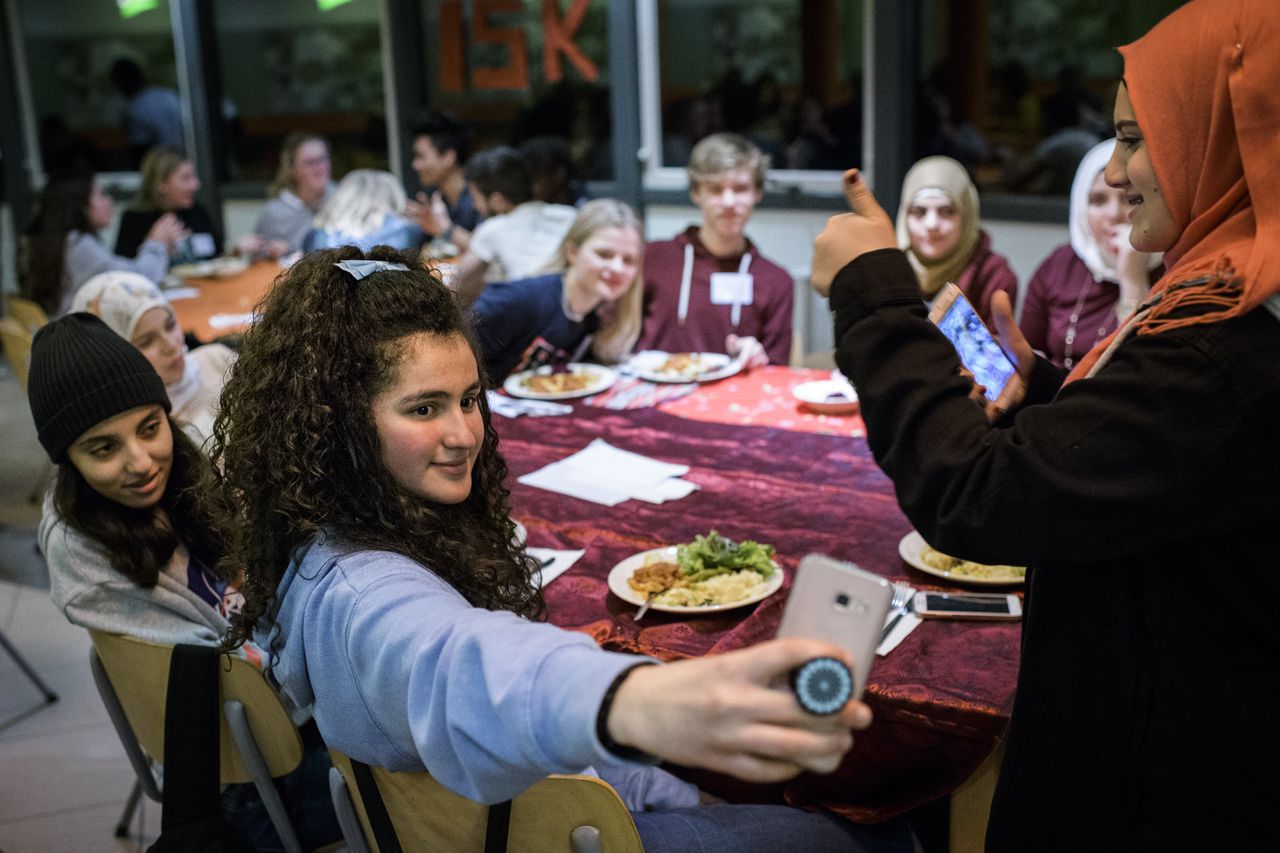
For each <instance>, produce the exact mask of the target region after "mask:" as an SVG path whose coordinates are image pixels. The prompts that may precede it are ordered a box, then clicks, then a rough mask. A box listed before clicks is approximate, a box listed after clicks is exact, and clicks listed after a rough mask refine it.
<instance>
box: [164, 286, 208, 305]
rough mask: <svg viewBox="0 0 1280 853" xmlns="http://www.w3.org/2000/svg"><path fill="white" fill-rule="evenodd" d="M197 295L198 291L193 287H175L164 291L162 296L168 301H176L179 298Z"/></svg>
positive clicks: (190, 297)
mask: <svg viewBox="0 0 1280 853" xmlns="http://www.w3.org/2000/svg"><path fill="white" fill-rule="evenodd" d="M199 295H200V291H198V290H196V289H195V288H194V287H175V288H173V289H172V290H166V291H165V292H164V298H165V299H168V300H169V301H170V302H177V301H178V300H179V299H195V298H196V297H197V296H199Z"/></svg>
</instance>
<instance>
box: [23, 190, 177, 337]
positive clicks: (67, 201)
mask: <svg viewBox="0 0 1280 853" xmlns="http://www.w3.org/2000/svg"><path fill="white" fill-rule="evenodd" d="M112 208H113V203H112V200H111V196H109V195H107V193H106V191H105V190H103V188H102V184H101V182H99V180H98V179H97V177H96V176H94V175H92V174H82V175H78V176H71V177H65V178H62V179H59V180H52V181H50V182H49V183H48V184H46V185H45V187H44V190H43V192H42V193H41V194H40V208H39V211H38V212H37V214H36V216H35V218H34V219H33V220H32V221H31V224H30V225H29V226H28V227H27V230H26V232H25V234H24V235H23V240H22V244H21V248H20V251H19V262H18V270H19V279H20V280H21V283H22V292H23V295H24V296H26V297H27V298H28V299H30V300H32V301H33V302H35V303H36V304H38V305H39V306H40V307H41V308H43V309H44V310H45V313H47V314H48V315H49V316H51V317H56V316H59V315H61V314H65V313H67V311H69V310H70V308H71V300H72V297H73V296H74V295H75V292H76V288H78V287H79V286H80V285H81V284H83V283H84V282H85V281H87V280H89V279H90V278H92V277H93V276H95V275H97V274H98V273H102V272H107V271H109V270H127V271H130V272H134V273H137V274H139V275H141V276H143V277H144V278H146V279H147V280H149V281H152V282H156V283H159V282H160V281H161V280H162V279H163V278H164V276H165V273H167V272H168V271H169V256H170V254H171V253H173V252H174V251H175V248H176V246H177V243H178V241H179V240H181V239H182V237H183V235H184V233H185V232H184V228H183V226H182V223H181V222H179V221H178V218H177V217H176V216H174V215H173V214H166V215H162V216H159V217H157V218H156V219H155V220H154V221H153V222H152V223H151V225H150V227H149V228H148V229H147V231H146V232H145V233H144V235H143V238H142V239H141V240H140V241H139V242H138V245H137V247H136V248H135V249H134V251H133V252H132V253H130V254H129V255H117V254H112V252H111V251H110V250H109V249H108V248H107V247H106V246H105V245H103V243H102V240H101V239H99V237H98V234H99V233H100V232H101V231H102V230H103V229H105V228H109V227H110V226H111V220H112Z"/></svg>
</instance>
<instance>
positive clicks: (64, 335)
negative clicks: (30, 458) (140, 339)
mask: <svg viewBox="0 0 1280 853" xmlns="http://www.w3.org/2000/svg"><path fill="white" fill-rule="evenodd" d="M27 397H28V399H29V400H30V401H31V416H32V417H33V418H34V419H35V422H36V431H37V432H38V433H39V436H40V443H41V444H43V445H44V449H45V451H46V452H47V453H48V454H49V458H50V459H52V460H53V461H54V462H65V461H66V458H67V448H68V447H70V446H71V444H72V443H73V442H74V441H75V440H76V439H77V438H79V437H80V436H81V435H83V434H84V432H85V430H87V429H89V428H90V427H92V426H94V425H96V424H98V423H101V422H102V421H105V420H106V419H107V418H111V417H114V416H116V415H118V414H120V413H121V412H127V411H129V410H130V409H136V408H137V407H139V406H148V405H152V404H155V405H160V406H164V410H165V411H166V412H167V411H169V395H168V393H167V392H166V391H165V389H164V381H163V380H162V379H161V378H160V375H159V374H158V373H156V371H155V368H154V367H152V366H151V362H149V361H147V359H146V357H145V356H144V355H143V354H142V353H140V352H138V350H137V349H136V348H135V347H134V346H133V344H131V343H129V342H128V341H126V340H125V339H124V338H122V337H120V336H119V335H117V334H116V333H115V332H113V331H111V329H110V328H109V327H108V326H107V324H106V323H103V322H102V321H101V320H99V319H98V318H97V317H95V316H93V315H92V314H68V315H66V316H65V317H60V318H59V319H57V320H54V321H53V322H52V323H49V324H47V325H45V326H43V327H41V329H40V330H39V331H37V332H36V336H35V340H34V341H33V342H32V344H31V370H30V373H29V374H28V377H27Z"/></svg>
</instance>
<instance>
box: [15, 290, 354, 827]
mask: <svg viewBox="0 0 1280 853" xmlns="http://www.w3.org/2000/svg"><path fill="white" fill-rule="evenodd" d="M28 395H29V398H30V402H31V414H32V416H33V418H34V419H35V424H36V430H37V431H38V434H39V438H40V443H41V444H42V445H43V446H44V448H45V450H46V451H47V452H48V454H49V458H50V459H52V460H53V461H54V462H55V463H56V464H57V477H56V480H55V482H54V486H53V489H52V491H51V492H50V494H49V495H48V496H46V498H45V504H44V513H43V516H42V517H41V519H40V534H39V535H40V547H41V550H42V551H43V552H44V555H45V560H46V561H47V562H48V565H49V580H50V592H51V595H52V596H53V600H54V602H55V603H56V604H57V605H58V607H59V608H60V609H61V610H62V612H63V614H65V615H66V617H67V619H68V620H70V621H71V622H73V623H75V624H77V625H82V626H84V627H85V628H90V629H94V630H99V631H106V632H109V633H113V634H128V635H130V636H134V637H139V638H141V639H144V640H150V641H152V642H159V643H171V644H177V643H190V644H196V645H207V646H214V645H217V644H218V643H219V642H220V641H221V639H222V635H223V634H224V633H225V632H226V630H227V628H228V621H227V618H228V617H229V616H230V615H231V614H232V613H234V612H235V611H237V610H238V609H239V607H240V604H241V602H242V601H243V597H242V596H241V595H240V592H239V591H238V590H237V588H236V583H235V579H234V578H231V577H226V576H223V575H220V574H219V570H218V568H217V566H218V562H219V560H220V559H221V557H222V552H223V547H222V542H221V540H220V539H219V538H218V536H217V535H216V534H215V533H214V531H213V528H212V526H211V525H210V524H209V522H208V520H207V518H206V516H205V514H204V512H203V510H202V509H201V507H200V505H199V503H198V502H197V500H196V494H197V492H198V490H199V486H200V484H201V483H202V482H204V480H205V479H206V478H207V477H208V476H209V462H208V460H207V459H206V458H205V456H204V455H203V454H202V453H200V451H199V450H198V449H197V448H196V446H195V445H194V444H193V443H192V442H191V440H190V439H188V438H187V437H186V435H185V434H184V433H183V432H182V431H181V430H180V429H179V428H178V427H177V425H176V424H174V422H173V421H172V419H171V418H170V417H169V396H168V394H167V392H166V391H165V386H164V382H163V381H162V380H161V379H160V376H159V375H158V374H157V373H156V371H155V368H153V367H152V366H151V364H150V363H149V362H148V361H147V359H146V357H145V356H143V355H142V353H140V352H139V351H138V350H137V349H135V348H134V347H133V345H132V344H130V343H129V342H128V341H126V340H125V339H124V338H121V337H120V336H119V335H117V334H116V333H115V332H113V331H112V330H111V329H110V328H108V327H107V325H106V324H105V323H103V322H102V321H101V320H99V319H98V318H97V317H94V316H93V315H91V314H84V313H77V314H68V315H66V316H65V317H62V318H60V319H58V320H54V321H53V322H51V323H49V324H48V325H46V326H44V327H42V328H41V329H40V330H39V331H38V332H37V333H36V336H35V341H34V342H33V344H32V348H31V373H30V377H29V380H28ZM243 654H244V655H245V657H247V658H249V659H250V660H253V661H255V662H258V663H260V662H261V660H260V655H259V652H258V650H257V649H256V648H253V647H246V648H245V651H244V652H243ZM308 729H309V730H310V731H308ZM302 734H303V741H304V745H305V746H306V748H307V749H306V754H304V756H303V763H302V765H301V766H300V767H299V768H298V769H297V770H295V771H294V772H293V773H292V774H290V775H289V776H287V777H284V779H283V780H281V782H282V786H283V788H284V790H285V802H286V803H288V804H291V811H293V812H294V815H293V816H294V825H295V826H297V827H299V829H300V832H301V833H302V839H301V840H302V841H303V843H304V844H305V845H306V846H307V847H308V849H310V848H312V847H314V846H319V845H323V844H327V843H329V842H331V841H335V840H337V838H338V836H339V830H338V827H337V821H336V819H335V818H334V815H333V809H332V806H331V805H330V801H329V795H328V788H327V773H328V766H329V762H328V756H327V754H326V752H325V749H324V745H323V743H322V742H321V741H320V739H319V735H318V733H316V732H315V727H314V725H311V724H308V726H306V727H304V728H303V730H302ZM223 809H224V812H226V814H227V817H228V818H229V819H230V820H232V822H234V823H235V824H236V825H237V826H239V827H240V829H241V830H242V831H244V832H245V834H246V835H247V836H249V838H251V839H252V840H253V842H254V845H255V847H257V848H258V849H260V850H273V849H282V848H281V846H280V841H279V839H278V837H277V836H276V833H275V830H274V829H273V828H272V826H271V823H270V820H269V818H268V817H267V815H266V811H265V807H264V806H263V805H262V801H261V799H260V798H259V796H258V794H257V791H256V790H255V789H254V787H253V785H251V784H245V785H229V786H227V788H226V790H225V792H224V794H223Z"/></svg>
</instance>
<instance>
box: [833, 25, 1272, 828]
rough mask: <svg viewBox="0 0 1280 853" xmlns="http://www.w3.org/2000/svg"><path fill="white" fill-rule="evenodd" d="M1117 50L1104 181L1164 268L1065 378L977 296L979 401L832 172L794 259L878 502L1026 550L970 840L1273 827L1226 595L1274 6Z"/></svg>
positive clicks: (1266, 256) (960, 533) (1266, 304)
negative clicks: (986, 360) (832, 209)
mask: <svg viewBox="0 0 1280 853" xmlns="http://www.w3.org/2000/svg"><path fill="white" fill-rule="evenodd" d="M1121 52H1122V54H1123V56H1124V61H1125V74H1124V83H1123V84H1122V85H1121V86H1120V88H1119V91H1118V94H1117V97H1116V108H1115V124H1116V137H1117V146H1116V148H1117V152H1116V154H1115V155H1114V157H1113V158H1112V160H1111V162H1110V163H1109V164H1108V166H1107V169H1106V180H1107V182H1108V183H1109V184H1111V185H1112V186H1116V187H1118V188H1121V189H1122V190H1123V191H1124V194H1125V198H1126V200H1127V202H1128V203H1129V205H1130V208H1131V212H1130V222H1131V223H1132V226H1133V230H1132V235H1131V238H1130V240H1131V242H1132V244H1133V246H1134V248H1135V249H1138V250H1141V251H1146V252H1164V253H1165V264H1166V267H1167V270H1168V271H1167V272H1166V274H1165V275H1164V276H1163V277H1162V278H1161V279H1160V280H1159V281H1158V282H1157V283H1156V284H1155V286H1154V287H1153V288H1152V290H1151V293H1150V294H1149V296H1148V297H1147V299H1146V300H1144V302H1143V303H1142V304H1141V305H1140V307H1139V310H1138V311H1137V312H1136V313H1135V315H1134V316H1133V317H1131V318H1129V319H1128V320H1127V321H1126V322H1125V323H1124V324H1122V326H1121V328H1120V329H1119V330H1117V332H1116V333H1115V334H1114V335H1113V336H1112V337H1111V338H1110V339H1108V340H1105V341H1103V342H1101V343H1100V344H1099V345H1098V346H1097V347H1096V348H1095V350H1094V351H1093V352H1091V353H1089V355H1088V356H1087V357H1086V358H1085V359H1084V360H1083V361H1082V363H1081V364H1079V365H1077V367H1076V369H1075V371H1074V372H1073V374H1072V376H1071V379H1072V380H1074V381H1072V382H1070V384H1068V385H1066V386H1065V387H1062V386H1061V380H1062V375H1061V373H1060V372H1058V371H1057V370H1056V369H1055V368H1053V367H1052V365H1050V364H1049V363H1048V362H1046V361H1043V360H1037V359H1036V358H1035V356H1034V355H1033V354H1032V352H1031V350H1030V347H1029V346H1027V344H1026V341H1025V340H1024V339H1022V338H1021V336H1020V335H1018V333H1017V329H1016V327H1015V326H1014V324H1013V319H1012V315H1011V312H1010V310H1009V305H1008V303H1007V300H1005V299H1003V298H1002V297H997V303H996V305H995V306H994V307H995V309H996V310H995V313H996V325H997V327H998V329H999V331H1000V332H1001V335H1002V337H1004V339H1005V343H1006V344H1007V345H1008V348H1009V349H1010V350H1011V351H1012V352H1013V353H1014V354H1015V356H1016V357H1017V361H1018V363H1019V373H1020V375H1021V376H1022V378H1023V380H1024V382H1025V383H1026V397H1025V399H1024V400H1023V402H1022V404H1021V405H1020V407H1019V408H1017V409H1016V410H1013V411H1011V412H1009V413H1008V414H1007V415H1004V416H1002V417H1000V418H999V419H998V420H996V421H995V422H994V423H989V422H988V418H987V413H986V412H984V411H983V410H981V409H979V408H978V407H977V406H975V405H974V404H973V402H972V401H971V400H970V399H969V397H968V392H969V391H970V387H971V386H970V383H969V382H968V381H967V380H965V379H963V378H962V377H960V376H958V375H957V368H958V366H959V365H958V361H957V359H956V356H955V353H954V351H953V350H952V348H951V346H950V344H948V343H947V341H946V340H945V339H944V338H943V337H942V336H941V334H940V333H939V332H938V331H937V330H936V329H935V328H934V327H933V326H932V325H931V324H930V323H929V322H928V319H927V318H926V316H925V312H924V309H923V308H922V306H921V305H920V301H919V292H918V287H917V284H916V281H915V276H914V275H913V274H912V271H911V267H910V266H909V265H908V263H907V261H906V259H905V258H903V256H902V253H901V251H899V250H898V249H897V247H896V245H895V241H894V233H893V226H892V223H891V222H890V221H889V218H888V216H887V215H886V214H885V213H884V211H883V210H882V209H881V208H880V207H879V205H877V204H876V202H875V199H874V198H873V197H872V196H871V193H870V191H869V190H868V189H867V187H866V185H865V184H864V183H863V182H862V181H861V179H860V178H859V177H858V175H857V173H856V172H851V173H849V174H848V175H847V176H846V191H847V195H848V196H849V200H850V203H851V205H852V207H853V212H852V213H847V214H843V215H841V216H836V217H833V218H832V220H831V221H830V223H829V224H828V225H827V227H826V229H825V230H824V231H823V233H822V234H821V235H820V236H819V237H818V240H817V243H816V244H815V247H814V261H813V279H814V281H815V284H816V285H817V286H819V288H820V289H822V290H825V289H826V288H827V287H828V286H829V287H830V296H831V305H832V308H833V309H834V311H835V324H836V340H837V342H838V350H837V356H836V361H837V363H838V364H839V366H840V369H841V370H842V371H843V372H844V373H845V375H847V376H848V377H849V378H850V379H851V380H852V381H853V383H854V384H855V385H856V386H857V388H858V396H859V398H860V400H861V404H862V416H863V418H864V420H865V421H866V425H867V441H868V443H869V444H870V445H871V449H872V451H873V452H874V453H875V456H876V459H877V461H878V462H879V464H880V465H881V467H882V468H883V469H884V470H885V472H886V473H887V474H888V475H889V476H890V477H891V478H892V479H893V480H894V484H895V486H896V489H897V494H898V498H899V501H900V503H901V505H902V508H903V511H904V512H905V513H906V514H907V516H908V517H909V518H910V519H911V520H912V522H913V523H914V524H915V525H916V527H917V528H918V529H919V531H920V532H921V534H923V536H924V538H925V539H926V540H927V541H928V542H929V543H931V544H932V545H934V546H935V547H937V548H939V549H941V550H943V551H945V552H947V553H950V554H954V555H957V556H960V557H965V558H968V559H972V560H976V561H979V562H984V563H1010V564H1015V565H1027V566H1030V567H1031V569H1030V571H1029V573H1028V579H1027V601H1026V611H1025V612H1026V617H1025V620H1026V621H1025V624H1024V628H1023V635H1022V667H1021V672H1020V675H1019V680H1018V693H1017V698H1016V700H1015V703H1014V708H1013V713H1012V719H1011V723H1010V729H1009V735H1008V739H1007V741H1006V753H1005V758H1004V764H1003V767H1002V769H1001V775H1000V781H999V784H998V786H997V790H996V797H995V801H994V803H993V806H992V812H991V822H990V826H989V831H988V836H987V848H986V849H987V850H988V851H993V853H1001V852H1002V851H1032V850H1034V851H1046V850H1047V851H1057V850H1063V851H1066V850H1071V851H1078V850H1099V849H1105V850H1126V851H1127V850H1277V849H1280V823H1278V822H1277V821H1276V820H1275V819H1274V817H1273V815H1272V812H1273V811H1274V809H1275V803H1276V799H1277V797H1276V790H1277V786H1276V783H1275V781H1274V780H1268V779H1266V778H1264V777H1261V776H1260V775H1259V774H1258V773H1257V772H1256V770H1254V771H1253V772H1250V769H1249V768H1247V767H1244V766H1242V764H1243V763H1244V762H1245V761H1246V760H1247V759H1246V756H1256V755H1275V754H1280V726H1278V725H1277V724H1276V720H1275V708H1276V706H1277V700H1280V679H1277V678H1276V677H1275V672H1276V658H1277V656H1278V655H1280V620H1277V619H1276V617H1275V614H1274V612H1273V611H1272V609H1271V608H1270V607H1268V606H1266V605H1262V606H1256V605H1254V604H1252V602H1258V603H1262V602H1271V601H1275V600H1278V599H1280V571H1277V567H1276V561H1277V554H1280V525H1278V524H1277V523H1276V522H1277V519H1278V518H1280V488H1278V487H1277V485H1276V484H1277V483H1280V451H1277V449H1276V436H1277V434H1278V433H1277V427H1276V424H1277V423H1280V369H1277V365H1280V296H1277V294H1278V293H1280V194H1278V193H1277V189H1278V188H1280V86H1278V85H1277V81H1280V4H1277V3H1276V2H1275V0H1192V2H1189V3H1187V4H1186V5H1185V6H1183V7H1182V8H1180V9H1179V10H1178V11H1176V12H1174V13H1173V14H1172V15H1171V16H1169V17H1168V18H1167V19H1165V20H1164V21H1163V22H1161V23H1160V24H1159V25H1157V26H1156V27H1155V28H1154V29H1153V30H1152V31H1151V32H1150V33H1149V34H1147V35H1146V36H1144V37H1143V38H1141V39H1139V40H1138V41H1136V42H1134V43H1133V44H1131V45H1129V46H1127V47H1125V48H1122V49H1121ZM833 280H834V281H833ZM996 414H999V413H996ZM921 630H922V631H924V630H926V629H921ZM922 636H923V639H922V642H925V643H927V642H928V635H922Z"/></svg>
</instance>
